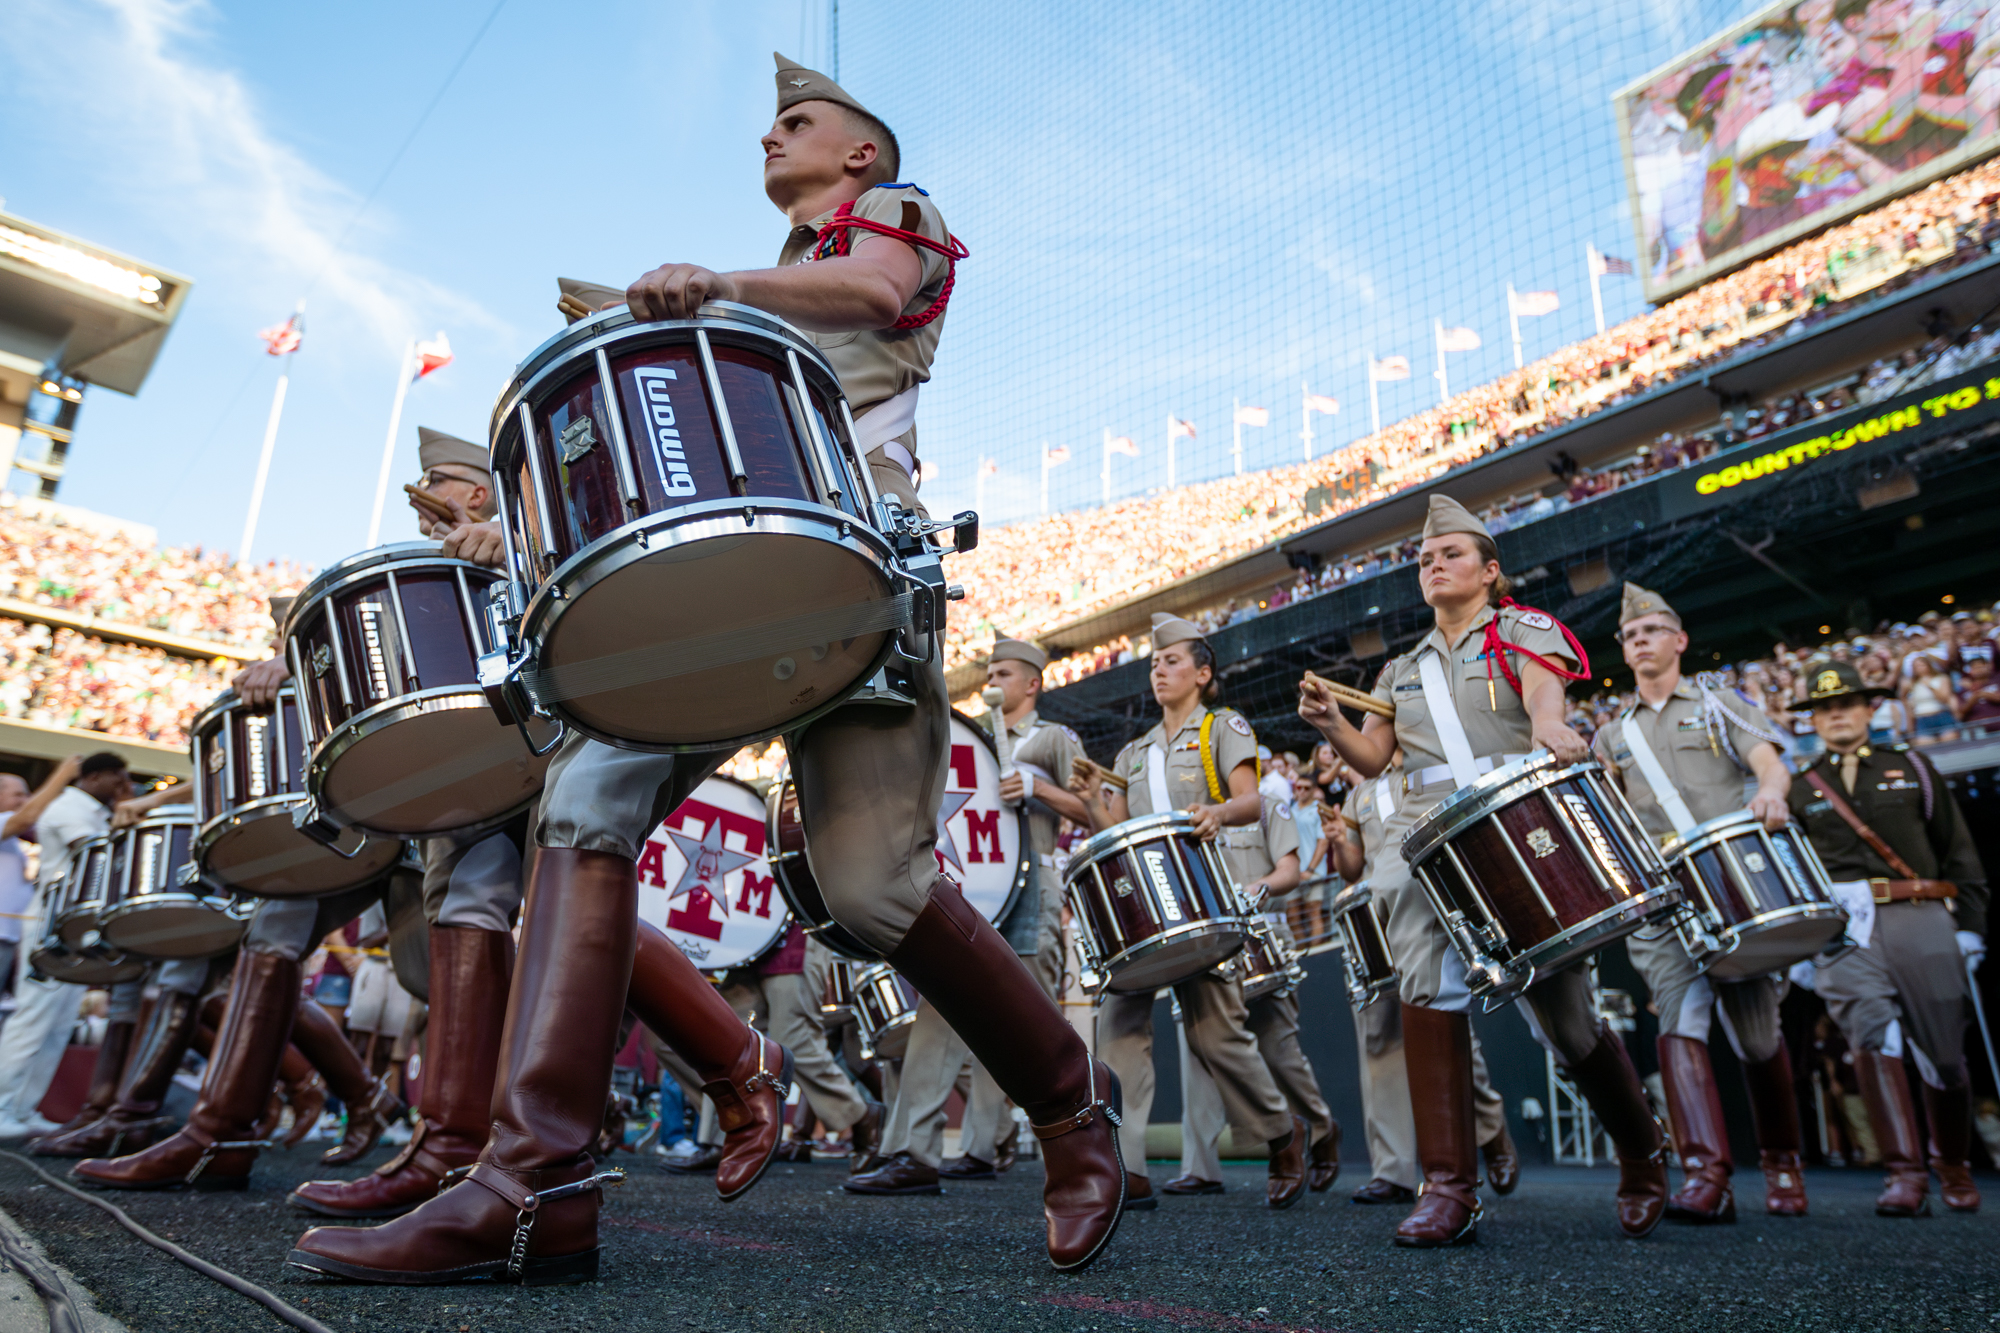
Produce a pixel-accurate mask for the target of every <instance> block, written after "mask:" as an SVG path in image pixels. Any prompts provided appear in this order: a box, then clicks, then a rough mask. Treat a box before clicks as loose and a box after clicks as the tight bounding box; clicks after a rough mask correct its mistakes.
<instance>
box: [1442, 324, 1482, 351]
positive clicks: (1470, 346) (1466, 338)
mask: <svg viewBox="0 0 2000 1333" xmlns="http://www.w3.org/2000/svg"><path fill="white" fill-rule="evenodd" d="M1438 346H1439V347H1441V348H1443V349H1444V350H1445V351H1447V352H1476V351H1478V350H1479V346H1480V343H1479V335H1478V334H1477V333H1475V332H1473V331H1472V330H1471V329H1445V330H1443V331H1442V332H1440V333H1439V334H1438Z"/></svg>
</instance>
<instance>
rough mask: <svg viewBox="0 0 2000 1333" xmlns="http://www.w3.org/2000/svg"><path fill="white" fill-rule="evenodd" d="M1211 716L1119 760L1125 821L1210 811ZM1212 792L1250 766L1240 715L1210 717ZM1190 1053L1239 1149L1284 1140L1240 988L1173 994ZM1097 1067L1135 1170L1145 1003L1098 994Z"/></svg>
mask: <svg viewBox="0 0 2000 1333" xmlns="http://www.w3.org/2000/svg"><path fill="white" fill-rule="evenodd" d="M1208 712H1209V710H1208V709H1207V708H1205V707H1202V706H1201V705H1196V707H1195V710H1194V712H1193V713H1191V714H1190V715H1189V716H1188V719H1187V721H1186V722H1185V723H1183V724H1182V726H1181V729H1180V730H1179V731H1177V732H1175V733H1174V734H1173V735H1172V736H1168V735H1167V734H1166V724H1165V723H1164V722H1161V723H1156V724H1154V726H1153V728H1152V730H1150V731H1148V732H1147V733H1146V734H1145V735H1143V736H1141V737H1140V738H1139V739H1138V740H1136V741H1134V742H1132V743H1131V744H1130V745H1127V746H1126V747H1125V748H1124V749H1123V750H1121V751H1119V752H1118V758H1117V761H1116V762H1115V763H1114V765H1113V766H1112V771H1113V772H1115V773H1117V774H1119V775H1121V776H1123V777H1124V778H1125V779H1126V781H1127V784H1128V785H1127V787H1126V790H1125V800H1126V805H1127V809H1128V810H1129V811H1130V813H1131V815H1132V817H1133V818H1135V819H1136V818H1139V817H1140V816H1143V815H1151V814H1164V813H1167V812H1169V811H1172V810H1185V809H1187V808H1188V807H1189V806H1191V805H1209V804H1213V803H1214V801H1213V798H1212V796H1211V792H1210V788H1209V784H1208V778H1207V775H1206V773H1205V771H1204V768H1203V765H1202V758H1201V739H1200V737H1201V720H1202V718H1203V717H1205V716H1207V715H1208ZM1210 741H1211V744H1212V746H1213V749H1214V761H1215V774H1216V781H1217V784H1218V785H1219V786H1220V787H1221V789H1222V790H1223V792H1224V793H1225V794H1226V793H1227V792H1228V790H1229V775H1230V774H1231V773H1233V772H1235V771H1236V769H1237V768H1238V767H1239V766H1240V765H1243V764H1254V763H1255V762H1256V761H1257V737H1256V734H1255V733H1254V732H1252V731H1251V730H1250V724H1249V723H1248V722H1245V721H1244V720H1243V717H1242V715H1241V714H1239V713H1236V712H1235V711H1233V710H1231V709H1227V708H1224V709H1218V710H1216V712H1215V722H1214V723H1213V724H1212V726H1211V728H1210ZM1174 998H1175V1000H1176V1001H1178V1003H1179V1004H1180V1010H1181V1019H1182V1022H1183V1023H1184V1024H1185V1031H1186V1032H1187V1039H1188V1046H1189V1048H1190V1050H1191V1052H1192V1054H1193V1058H1194V1059H1195V1060H1197V1061H1199V1062H1200V1063H1201V1064H1202V1066H1203V1067H1204V1068H1205V1069H1206V1070H1207V1071H1208V1074H1209V1076H1210V1077H1211V1078H1212V1079H1214V1081H1215V1084H1216V1088H1217V1090H1218V1091H1219V1092H1220V1094H1221V1096H1222V1101H1223V1106H1224V1109H1225V1111H1226V1113H1227V1115H1228V1119H1229V1123H1230V1124H1231V1125H1232V1126H1234V1127H1235V1129H1236V1136H1237V1138H1238V1139H1239V1140H1247V1141H1251V1142H1258V1143H1266V1142H1269V1141H1270V1140H1272V1139H1280V1138H1283V1137H1284V1136H1285V1135H1287V1134H1289V1133H1291V1129H1292V1113H1291V1107H1290V1105H1289V1104H1288V1103H1287V1102H1286V1101H1285V1096H1284V1094H1283V1093H1282V1092H1280V1091H1279V1090H1278V1086H1277V1083H1276V1082H1275V1081H1274V1080H1273V1079H1272V1077H1271V1071H1270V1068H1269V1067H1268V1066H1267V1065H1266V1064H1265V1063H1264V1057H1263V1055H1262V1054H1261V1053H1260V1052H1259V1050H1258V1047H1257V1039H1256V1038H1255V1037H1254V1036H1252V1035H1251V1033H1250V1014H1249V1010H1248V1008H1247V1006H1245V1004H1244V1003H1243V988H1242V987H1241V986H1239V985H1237V984H1236V983H1235V981H1234V980H1224V979H1222V978H1221V977H1218V976H1215V975H1214V974H1213V973H1203V974H1202V975H1201V976H1198V977H1195V978H1193V979H1192V980H1189V981H1184V982H1182V983H1181V984H1180V985H1178V986H1176V987H1174ZM1097 1058H1098V1059H1100V1060H1102V1061H1104V1063H1105V1064H1107V1065H1109V1066H1110V1067H1111V1070H1112V1072H1113V1073H1115V1074H1117V1075H1118V1079H1119V1082H1120V1083H1121V1084H1122V1085H1123V1088H1124V1093H1125V1123H1124V1125H1123V1127H1122V1128H1121V1129H1120V1130H1119V1148H1120V1151H1121V1152H1122V1154H1123V1155H1124V1158H1125V1165H1126V1169H1127V1170H1143V1165H1142V1164H1143V1163H1144V1162H1145V1160H1146V1125H1147V1123H1148V1121H1149V1120H1150V1118H1151V1116H1152V1111H1153V1093H1154V1090H1155V1079H1154V1077H1153V996H1152V995H1151V994H1143V995H1127V994H1117V993H1111V994H1106V995H1105V997H1104V999H1103V1003H1102V1005H1101V1006H1100V1007H1099V1009H1098V1011H1097Z"/></svg>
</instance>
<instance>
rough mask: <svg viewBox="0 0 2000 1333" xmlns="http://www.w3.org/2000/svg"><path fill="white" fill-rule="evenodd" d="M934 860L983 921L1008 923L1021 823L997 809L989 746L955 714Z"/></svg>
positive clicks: (996, 765)
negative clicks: (949, 762)
mask: <svg viewBox="0 0 2000 1333" xmlns="http://www.w3.org/2000/svg"><path fill="white" fill-rule="evenodd" d="M937 858H938V864H939V865H940V866H941V867H943V869H944V871H945V873H946V874H948V875H950V876H951V877H952V878H953V879H955V880H957V881H958V884H959V887H960V888H961V889H963V890H964V891H965V900H966V901H967V902H969V903H971V904H972V905H973V907H975V908H977V909H978V911H979V914H980V915H981V916H983V917H985V918H986V919H987V920H988V921H990V922H992V923H993V924H994V925H996V926H997V925H999V924H1000V923H1001V922H1002V921H1003V920H1005V919H1006V916H1007V913H1008V911H1009V910H1010V909H1011V908H1012V907H1013V906H1014V898H1015V895H1016V890H1017V889H1018V887H1019V883H1020V881H1019V871H1020V868H1021V819H1020V815H1019V813H1018V812H1017V811H1016V810H1014V809H1013V808H1012V807H1009V806H1004V805H1002V804H1000V760H999V757H998V756H997V755H996V754H995V753H994V751H993V743H992V742H991V741H990V740H988V739H987V737H986V733H985V732H984V731H983V730H981V729H980V728H978V727H976V726H974V725H973V724H972V723H970V722H968V721H966V720H965V719H964V718H962V717H960V716H959V715H958V714H957V713H953V714H952V715H951V766H950V768H949V769H948V770H947V771H946V773H945V780H944V804H943V805H942V806H940V807H939V809H938V840H937ZM1051 878H1053V876H1051Z"/></svg>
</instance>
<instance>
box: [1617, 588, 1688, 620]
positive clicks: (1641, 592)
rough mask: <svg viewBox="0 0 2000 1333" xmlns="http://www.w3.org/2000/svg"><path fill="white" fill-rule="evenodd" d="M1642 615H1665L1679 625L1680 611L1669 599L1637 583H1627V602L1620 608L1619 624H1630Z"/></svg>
mask: <svg viewBox="0 0 2000 1333" xmlns="http://www.w3.org/2000/svg"><path fill="white" fill-rule="evenodd" d="M1640 616H1664V617H1666V618H1667V619H1668V620H1671V621H1673V622H1674V624H1676V625H1679V624H1680V623H1681V614H1680V612H1678V611H1676V610H1674V609H1673V608H1672V607H1671V606H1668V605H1667V599H1666V598H1664V597H1662V596H1660V594H1658V593H1656V592H1654V591H1652V590H1651V589H1650V588H1642V587H1640V586H1639V585H1638V584H1636V583H1627V584H1626V585H1625V603H1624V605H1622V606H1620V607H1619V608H1618V623H1619V625H1620V626H1621V627H1622V626H1625V625H1629V624H1630V623H1632V622H1633V621H1635V620H1637V619H1638V618H1639V617H1640Z"/></svg>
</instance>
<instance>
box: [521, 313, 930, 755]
mask: <svg viewBox="0 0 2000 1333" xmlns="http://www.w3.org/2000/svg"><path fill="white" fill-rule="evenodd" d="M492 440H493V465H494V474H495V480H496V483H497V487H498V491H499V493H500V522H501V525H502V529H503V531H504V532H505V534H506V535H507V538H508V541H509V550H510V558H518V559H520V560H521V561H523V562H524V563H525V572H526V574H527V576H528V578H529V580H530V581H531V582H532V583H533V584H535V585H537V590H536V591H535V592H534V595H533V597H532V598H531V599H529V600H528V601H527V603H526V606H525V610H524V613H523V614H522V616H521V620H520V637H521V644H520V652H521V656H520V658H519V659H518V660H516V661H515V662H513V663H511V664H510V666H509V668H508V669H507V671H506V672H505V673H504V674H505V676H506V678H507V679H508V680H512V679H513V678H514V676H515V675H516V674H518V679H519V682H520V684H521V685H523V686H525V687H526V692H527V694H528V696H529V698H531V699H532V700H533V702H534V704H535V705H536V706H537V707H538V708H540V709H542V710H544V711H546V712H548V713H551V714H553V715H554V716H556V717H559V718H561V719H562V720H563V721H565V722H567V723H568V724H569V725H570V726H572V727H575V728H576V729H577V730H579V731H581V732H583V733H584V734H585V735H587V736H590V737H593V738H595V739H597V740H601V741H607V742H609V743H611V744H613V745H620V746H625V747H627V748H630V749H639V750H663V751H672V750H713V749H722V750H730V749H735V748H736V747H738V746H740V745H747V744H750V743H752V742H755V741H760V740H764V739H766V738H768V737H772V736H776V735H778V734H779V733H781V732H785V731H792V730H796V729H798V728H800V727H802V726H804V725H805V724H806V723H807V722H810V721H811V720H812V719H813V718H815V717H818V716H819V715H820V714H822V713H825V712H827V711H828V710H830V709H832V708H835V707H837V706H838V705H839V704H840V703H841V702H842V701H843V700H845V699H846V698H847V697H848V695H850V694H851V693H853V692H854V690H855V689H857V688H858V687H859V686H861V685H862V684H863V683H864V682H865V681H867V680H868V678H869V677H871V676H873V675H874V674H875V673H876V672H877V671H878V670H880V669H881V668H882V666H883V665H884V664H885V663H886V662H887V661H888V660H889V658H890V655H891V652H892V650H893V648H894V647H895V638H896V634H897V631H898V630H900V629H901V628H902V627H904V626H906V625H909V624H911V623H912V618H913V612H912V607H913V605H914V603H913V600H912V599H911V598H910V597H909V596H907V595H905V594H904V593H903V591H902V584H901V581H900V579H899V566H898V565H897V562H896V556H895V549H896V548H895V547H894V546H893V545H892V544H891V542H890V540H889V539H888V538H887V537H885V536H884V535H883V534H882V533H881V532H879V531H878V530H877V529H876V527H875V526H874V525H875V523H876V522H877V518H876V515H875V511H874V502H875V496H874V492H873V483H872V481H871V480H870V479H869V476H868V471H867V468H866V466H865V465H864V464H863V463H861V461H860V460H859V459H858V458H857V457H856V455H855V452H854V447H853V425H852V422H851V421H850V419H849V416H848V411H847V404H846V400H845V399H844V398H843V397H842V396H841V392H840V385H839V381H838V380H837V379H836V378H835V376H834V373H833V370H832V368H831V367H830V366H829V365H828V364H827V362H826V359H825V358H824V356H822V355H821V353H820V351H819V349H818V348H817V347H815V346H814V345H813V344H812V342H811V341H810V340H809V339H807V338H806V337H805V335H803V334H801V333H800V332H799V331H798V330H796V329H794V328H792V327H791V326H790V325H788V324H786V323H784V322H783V321H782V320H779V319H777V318H776V317H774V316H771V315H768V314H766V313H764V312H762V311H759V310H753V309H751V308H750V307H748V306H741V305H736V304H733V303H728V302H720V301H718V302H711V303H710V304H708V305H705V306H703V307H702V309H701V311H700V313H699V315H698V316H697V317H696V318H694V319H691V320H673V321H665V322H658V323H641V322H638V321H636V320H634V319H633V317H632V314H631V312H630V311H629V310H626V309H625V308H623V307H620V308H618V309H616V310H610V311H605V312H602V313H600V314H597V315H594V316H592V317H591V318H589V319H585V320H581V321H579V322H578V323H576V324H573V325H571V326H570V327H569V328H568V329H566V330H565V331H563V332H562V333H560V334H557V335H556V336H555V337H554V338H551V339H550V340H549V341H548V342H546V343H543V344H542V345H541V346H540V347H538V348H537V349H535V351H534V352H532V353H530V354H529V356H528V358H527V360H526V361H524V362H522V363H521V366H520V369H519V370H518V371H516V372H515V375H514V379H513V381H512V382H511V383H510V384H509V385H508V386H507V388H506V390H505V391H504V392H503V393H502V394H501V395H500V398H499V400H498V402H497V403H496V404H495V406H494V410H493V419H492ZM516 609H519V608H518V607H517V608H516ZM500 688H502V689H504V688H505V687H504V686H501V687H500Z"/></svg>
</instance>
